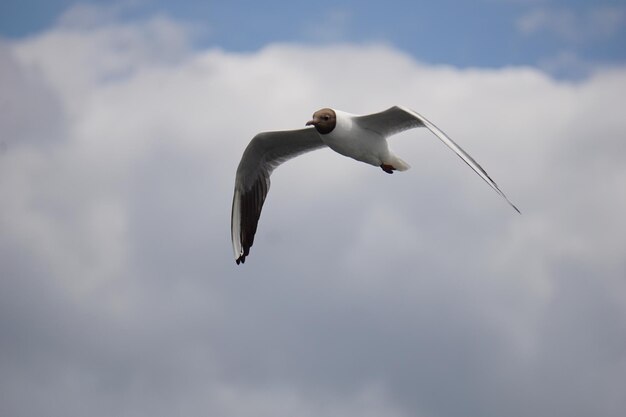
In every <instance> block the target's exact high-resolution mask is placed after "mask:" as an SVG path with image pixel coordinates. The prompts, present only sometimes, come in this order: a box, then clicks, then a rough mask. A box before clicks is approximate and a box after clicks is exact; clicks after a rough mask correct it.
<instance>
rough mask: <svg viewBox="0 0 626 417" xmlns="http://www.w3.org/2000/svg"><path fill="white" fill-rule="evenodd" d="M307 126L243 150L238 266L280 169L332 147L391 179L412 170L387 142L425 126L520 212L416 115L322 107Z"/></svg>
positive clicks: (236, 216) (237, 202) (236, 223)
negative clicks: (272, 177) (360, 113)
mask: <svg viewBox="0 0 626 417" xmlns="http://www.w3.org/2000/svg"><path fill="white" fill-rule="evenodd" d="M306 126H313V127H306V128H304V129H298V130H284V131H275V132H262V133H259V134H258V135H256V136H255V137H254V138H253V139H252V140H251V141H250V144H248V147H247V148H246V150H245V151H244V153H243V156H242V157H241V162H239V167H238V168H237V176H236V178H235V193H234V196H233V207H232V213H231V224H230V227H231V234H232V240H233V250H234V253H235V261H236V262H237V264H239V263H240V262H241V263H244V262H245V260H246V256H248V254H249V253H250V247H251V246H252V243H253V241H254V234H255V233H256V229H257V224H258V222H259V217H260V216H261V208H262V207H263V202H264V201H265V197H266V196H267V192H268V191H269V188H270V175H271V174H272V171H273V170H274V169H275V168H276V167H278V166H279V165H280V164H282V163H283V162H285V161H287V160H289V159H291V158H294V157H296V156H298V155H301V154H303V153H305V152H309V151H313V150H315V149H319V148H323V147H326V146H328V147H329V148H331V149H332V150H334V151H335V152H338V153H340V154H342V155H345V156H348V157H350V158H353V159H356V160H357V161H361V162H365V163H366V164H370V165H374V166H376V167H380V168H381V169H382V170H383V171H385V172H386V173H388V174H392V173H393V171H406V170H407V169H409V165H408V164H407V163H406V162H404V161H403V160H402V159H400V158H398V157H397V156H396V155H394V154H393V153H392V152H391V151H390V150H389V147H388V144H387V138H388V137H389V136H391V135H394V134H396V133H400V132H403V131H405V130H408V129H413V128H416V127H426V128H427V129H429V130H430V131H431V132H432V133H434V134H435V136H437V137H438V138H439V139H441V141H442V142H443V143H445V144H446V145H447V146H448V147H449V148H450V149H452V150H453V151H454V152H455V153H456V154H457V155H458V156H459V157H460V158H461V159H462V160H463V161H464V162H465V163H466V164H467V165H469V166H470V168H472V169H473V170H474V172H476V173H477V174H478V175H479V176H480V177H481V178H482V179H483V180H485V181H486V182H487V184H489V185H490V186H491V188H493V189H494V190H495V191H496V192H497V193H498V194H500V196H502V197H503V198H504V199H505V200H506V201H507V202H508V203H509V204H510V205H511V207H513V208H514V209H515V210H516V211H517V212H518V213H519V212H520V211H519V210H518V209H517V207H515V205H514V204H513V203H511V202H510V201H509V199H508V198H507V197H506V196H505V195H504V193H503V192H502V191H501V190H500V188H498V186H497V185H496V183H495V182H494V181H493V180H492V179H491V178H490V177H489V175H488V174H487V172H485V170H484V169H483V168H482V167H481V166H480V165H478V163H477V162H476V161H475V160H474V159H473V158H472V157H471V156H469V155H468V154H467V152H465V151H464V150H463V149H461V148H460V147H459V145H457V144H456V143H454V142H453V141H452V139H450V138H449V137H448V136H447V135H446V134H445V133H443V132H442V131H441V130H439V128H437V126H435V125H434V124H432V123H431V122H430V121H428V120H427V119H426V118H425V117H423V116H421V115H420V114H418V113H416V112H414V111H413V110H410V109H407V108H405V107H401V106H394V107H391V108H390V109H387V110H385V111H382V112H380V113H373V114H368V115H364V116H358V115H354V114H350V113H346V112H343V111H340V110H336V109H330V108H324V109H321V110H318V111H316V112H315V113H314V114H313V119H312V120H309V121H308V122H307V123H306Z"/></svg>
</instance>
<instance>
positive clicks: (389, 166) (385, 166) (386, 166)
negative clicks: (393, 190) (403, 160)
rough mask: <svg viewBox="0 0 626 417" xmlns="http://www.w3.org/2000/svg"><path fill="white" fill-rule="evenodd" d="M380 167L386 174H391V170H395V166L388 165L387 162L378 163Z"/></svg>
mask: <svg viewBox="0 0 626 417" xmlns="http://www.w3.org/2000/svg"><path fill="white" fill-rule="evenodd" d="M380 167H381V169H382V170H383V171H385V172H386V173H387V174H393V171H395V168H394V167H393V165H388V164H380Z"/></svg>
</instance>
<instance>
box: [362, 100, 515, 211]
mask: <svg viewBox="0 0 626 417" xmlns="http://www.w3.org/2000/svg"><path fill="white" fill-rule="evenodd" d="M356 122H357V123H358V124H359V125H360V126H362V127H364V128H367V129H370V130H373V131H376V132H378V133H380V134H382V135H383V136H385V137H388V136H391V135H393V134H396V133H400V132H403V131H405V130H408V129H413V128H415V127H425V128H427V129H428V130H430V131H431V132H433V133H434V134H435V136H437V137H438V138H439V139H440V140H441V141H442V142H443V143H445V144H446V146H447V147H449V148H450V149H452V150H453V151H454V153H456V154H457V155H458V156H459V157H460V158H461V159H462V160H463V161H464V162H465V163H466V164H467V165H469V166H470V168H472V169H473V170H474V172H476V173H477V174H478V175H479V176H480V177H481V178H482V179H483V180H485V182H486V183H487V184H489V185H490V186H491V188H493V189H494V190H495V191H496V192H497V193H498V194H500V196H501V197H502V198H504V199H505V200H506V201H507V203H509V204H510V205H511V207H513V208H514V209H515V211H517V212H518V213H520V211H519V209H518V208H517V207H515V205H514V204H513V203H511V201H509V199H508V198H507V196H506V195H504V193H503V192H502V190H500V188H499V187H498V185H497V184H496V183H495V181H494V180H492V179H491V177H490V176H489V174H487V172H486V171H485V170H484V169H483V167H481V166H480V165H479V164H478V162H476V161H475V160H474V158H472V157H471V156H470V155H469V154H468V153H467V152H465V151H464V150H463V149H462V148H461V147H460V146H459V145H457V144H456V143H455V142H454V141H453V140H452V139H450V138H449V137H448V135H446V134H445V133H443V132H442V131H441V129H439V128H438V127H437V126H435V125H434V124H432V123H431V122H430V121H429V120H428V119H426V118H425V117H424V116H422V115H420V114H419V113H417V112H415V111H413V110H411V109H407V108H406V107H401V106H394V107H391V108H389V109H387V110H385V111H382V112H380V113H373V114H368V115H366V116H359V117H358V118H356Z"/></svg>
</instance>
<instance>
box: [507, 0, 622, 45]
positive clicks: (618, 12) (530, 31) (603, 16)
mask: <svg viewBox="0 0 626 417" xmlns="http://www.w3.org/2000/svg"><path fill="white" fill-rule="evenodd" d="M624 22H626V10H625V9H624V8H623V7H619V6H596V7H594V8H590V9H588V10H586V11H584V12H576V11H574V10H571V9H555V8H547V7H538V8H535V9H533V10H531V11H529V12H528V13H526V14H524V15H523V16H521V17H520V18H519V19H518V21H517V28H518V30H519V31H520V32H522V33H523V34H525V35H535V34H538V33H551V34H554V35H556V36H557V37H559V38H561V39H563V40H566V41H573V42H581V41H589V40H597V39H607V38H611V37H612V36H614V35H616V34H617V33H618V31H619V30H620V29H621V28H622V27H623V25H624Z"/></svg>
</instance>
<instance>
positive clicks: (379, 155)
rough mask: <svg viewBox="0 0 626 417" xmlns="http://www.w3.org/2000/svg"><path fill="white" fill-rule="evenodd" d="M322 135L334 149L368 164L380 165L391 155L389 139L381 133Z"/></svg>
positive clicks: (325, 141)
mask: <svg viewBox="0 0 626 417" xmlns="http://www.w3.org/2000/svg"><path fill="white" fill-rule="evenodd" d="M321 136H322V140H323V141H324V143H326V145H328V147H329V148H330V149H332V150H333V151H335V152H337V153H340V154H342V155H344V156H347V157H350V158H353V159H356V160H357V161H361V162H365V163H366V164H370V165H374V166H380V165H381V164H382V163H383V160H385V159H386V158H387V156H388V155H389V149H388V146H387V141H386V140H385V139H384V138H382V137H380V136H379V135H374V134H367V133H364V134H362V135H359V136H357V137H337V136H333V135H321Z"/></svg>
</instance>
